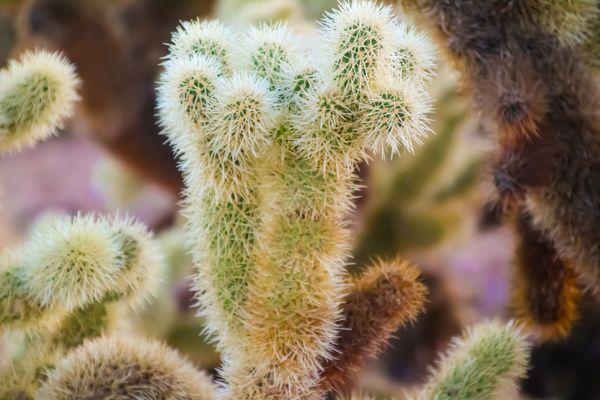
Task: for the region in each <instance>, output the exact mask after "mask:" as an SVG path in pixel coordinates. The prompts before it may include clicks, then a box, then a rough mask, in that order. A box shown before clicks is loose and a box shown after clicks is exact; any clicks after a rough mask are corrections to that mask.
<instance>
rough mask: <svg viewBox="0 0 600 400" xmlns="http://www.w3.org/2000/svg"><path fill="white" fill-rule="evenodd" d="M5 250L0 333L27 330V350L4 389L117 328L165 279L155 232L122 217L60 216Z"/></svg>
mask: <svg viewBox="0 0 600 400" xmlns="http://www.w3.org/2000/svg"><path fill="white" fill-rule="evenodd" d="M5 252H6V254H5V255H4V256H3V262H2V266H1V267H2V280H3V282H2V286H3V292H2V293H3V294H4V295H3V296H2V304H1V307H2V310H3V312H2V325H1V327H2V330H3V331H4V330H7V329H11V330H15V329H16V330H19V331H21V332H23V333H24V334H25V337H26V341H27V343H28V345H27V346H26V349H25V353H24V354H23V355H22V358H21V357H19V358H18V359H16V360H15V362H14V364H13V365H10V366H9V367H8V369H7V371H3V372H2V373H0V381H2V382H3V383H4V385H3V390H6V389H11V387H13V386H17V387H18V386H19V385H22V379H26V378H28V377H30V376H29V372H31V371H38V370H39V369H40V368H44V367H48V366H51V365H52V364H53V363H54V362H55V361H56V360H57V359H58V358H59V357H60V355H61V354H62V353H64V352H65V351H68V350H70V349H72V348H75V347H77V346H79V345H80V344H82V343H83V342H84V341H85V340H86V339H88V338H94V337H97V336H100V335H102V334H104V333H105V332H109V331H110V330H111V329H114V328H115V327H116V326H117V323H118V322H119V315H123V313H124V312H126V311H127V309H128V308H130V307H131V308H136V307H138V306H140V305H141V304H142V303H144V302H145V301H147V300H148V299H149V298H150V297H151V296H152V295H153V294H154V293H155V292H156V290H157V287H158V285H159V283H160V280H161V275H162V274H163V273H164V271H163V266H162V262H163V261H162V255H161V254H160V252H159V251H158V248H157V245H156V244H155V242H154V240H153V239H152V238H151V236H150V234H149V233H148V232H147V231H146V229H145V228H144V227H142V226H141V225H139V224H137V223H135V222H133V221H131V220H129V219H126V218H120V217H115V218H112V219H108V218H99V217H94V216H76V217H73V218H68V217H63V218H60V217H56V218H55V219H54V220H52V221H44V222H43V223H41V224H39V226H38V227H37V229H36V230H35V231H34V232H33V233H32V235H31V237H30V238H29V239H28V240H27V241H26V242H25V243H24V244H23V245H22V246H20V247H19V248H17V249H14V250H7V251H5ZM38 372H39V371H38ZM36 373H37V372H36ZM14 380H16V381H14ZM29 383H31V385H32V386H33V387H35V384H34V383H33V382H29Z"/></svg>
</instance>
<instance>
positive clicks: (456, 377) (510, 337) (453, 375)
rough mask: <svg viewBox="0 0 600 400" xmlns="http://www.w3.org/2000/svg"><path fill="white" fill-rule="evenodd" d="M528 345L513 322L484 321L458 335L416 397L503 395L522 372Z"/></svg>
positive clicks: (479, 399) (429, 399) (474, 399)
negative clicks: (460, 336) (460, 335)
mask: <svg viewBox="0 0 600 400" xmlns="http://www.w3.org/2000/svg"><path fill="white" fill-rule="evenodd" d="M528 354H529V346H528V344H527V342H526V340H525V337H524V336H523V333H522V331H521V329H520V328H519V327H518V326H516V325H514V324H513V323H508V324H501V323H499V322H495V321H492V322H486V323H481V324H479V325H476V326H475V327H473V328H472V329H470V330H468V331H467V333H466V334H465V335H464V336H463V337H462V338H457V339H456V340H455V341H454V343H453V344H452V347H451V348H450V350H449V351H448V353H447V354H446V355H445V356H444V357H443V358H442V359H441V360H440V361H439V363H438V367H437V368H436V369H435V370H434V371H433V373H432V376H431V378H430V379H429V382H428V384H427V385H426V387H425V388H424V389H423V390H422V391H421V392H420V393H419V395H418V396H416V398H417V399H419V400H434V399H435V400H439V399H446V400H450V399H456V400H459V399H472V400H484V399H494V398H505V397H506V396H507V395H508V392H510V391H511V390H513V389H514V387H515V385H516V381H517V380H518V379H519V378H522V377H523V375H524V374H525V370H526V365H527V359H528Z"/></svg>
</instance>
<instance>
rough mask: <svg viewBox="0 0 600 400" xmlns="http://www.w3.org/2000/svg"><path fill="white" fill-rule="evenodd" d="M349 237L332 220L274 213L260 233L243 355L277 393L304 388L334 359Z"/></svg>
mask: <svg viewBox="0 0 600 400" xmlns="http://www.w3.org/2000/svg"><path fill="white" fill-rule="evenodd" d="M346 234H347V233H346V232H345V230H344V229H343V227H341V226H339V225H338V223H337V222H336V219H318V218H316V219H313V218H310V217H306V218H298V217H296V216H294V215H277V216H274V217H273V220H272V221H269V222H268V225H267V227H266V230H265V232H264V233H262V234H261V235H259V237H258V240H259V243H260V244H259V249H258V254H257V262H256V267H255V268H256V272H255V275H254V280H253V281H252V284H251V286H250V289H249V297H248V303H247V306H246V308H245V311H246V313H247V315H246V316H245V318H244V321H245V328H246V330H247V333H246V336H247V338H246V345H247V357H248V358H249V360H250V361H251V364H250V365H253V366H255V368H256V369H257V371H258V372H259V374H264V373H265V371H266V372H268V373H270V374H271V375H272V380H273V382H274V384H275V385H276V386H277V387H280V388H286V387H294V389H295V390H302V388H310V387H311V386H312V385H313V384H314V383H315V380H316V379H317V377H318V374H319V372H320V369H321V362H322V360H324V359H328V358H330V357H332V356H333V354H332V351H333V347H332V346H333V341H334V339H335V337H336V335H337V332H338V330H337V321H338V320H339V319H340V309H339V304H340V302H341V301H342V293H343V290H342V289H343V282H344V281H343V275H342V274H343V271H342V270H341V269H340V266H341V265H343V264H344V262H345V259H346V252H347V249H346V248H345V247H346V243H347V238H346V237H345V236H344V235H346Z"/></svg>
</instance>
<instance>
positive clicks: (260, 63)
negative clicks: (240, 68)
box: [244, 23, 300, 90]
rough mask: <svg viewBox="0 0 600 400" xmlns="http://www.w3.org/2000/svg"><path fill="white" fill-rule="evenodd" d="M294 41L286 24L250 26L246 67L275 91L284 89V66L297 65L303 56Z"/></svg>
mask: <svg viewBox="0 0 600 400" xmlns="http://www.w3.org/2000/svg"><path fill="white" fill-rule="evenodd" d="M294 39H295V38H294V37H293V36H292V31H291V30H290V28H289V27H288V26H287V25H285V24H283V23H275V24H262V25H261V26H259V27H257V28H255V27H250V28H249V29H248V31H247V33H246V37H245V41H244V42H245V44H244V47H245V49H244V50H245V51H244V53H245V54H244V56H245V58H246V60H245V63H246V65H247V68H249V69H251V70H253V71H255V72H256V74H257V75H258V76H260V77H261V78H264V79H266V80H267V81H268V82H269V84H270V85H271V89H272V90H273V89H275V88H279V87H281V84H282V80H283V78H284V68H285V66H286V65H290V64H294V63H296V62H298V61H297V59H298V58H299V57H300V53H299V49H298V44H297V41H296V40H294Z"/></svg>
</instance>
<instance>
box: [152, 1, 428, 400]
mask: <svg viewBox="0 0 600 400" xmlns="http://www.w3.org/2000/svg"><path fill="white" fill-rule="evenodd" d="M303 41H304V42H308V43H310V44H309V45H304V46H302V45H300V44H301V43H302V42H303ZM433 59H434V55H433V52H432V51H431V49H430V48H429V47H428V46H427V44H426V41H425V40H424V38H423V37H422V36H420V35H419V34H418V33H416V32H414V31H413V30H412V29H411V28H409V27H407V26H406V25H404V24H402V23H401V22H399V21H398V20H396V18H395V17H394V16H393V15H392V13H391V10H390V9H389V8H387V7H382V6H378V5H375V4H374V3H370V2H362V1H361V2H353V3H347V4H343V5H342V6H341V7H340V9H339V10H337V11H333V12H331V13H330V14H328V15H327V16H326V18H325V19H324V20H323V22H322V23H321V29H320V30H319V32H318V33H317V35H316V37H315V38H314V39H313V40H308V39H300V38H298V37H296V36H295V35H294V34H293V33H292V32H291V31H290V29H289V28H287V26H285V25H282V24H272V25H261V26H259V27H251V28H250V29H248V31H246V32H245V33H238V32H235V31H233V30H232V29H230V28H228V27H226V26H224V25H222V24H220V23H218V22H214V21H212V22H199V21H194V22H186V23H183V24H182V26H181V27H180V28H179V30H178V31H177V32H176V33H175V34H174V36H173V42H172V44H171V47H170V55H169V57H168V59H167V61H166V62H165V72H164V74H163V75H162V78H161V82H160V87H159V111H160V115H161V121H162V125H163V128H164V132H165V134H166V135H167V137H168V138H169V141H170V142H171V144H172V145H173V147H174V149H175V151H176V152H177V153H178V154H180V157H181V168H182V171H183V172H184V175H185V180H186V186H187V189H186V214H187V217H188V225H189V228H190V229H189V233H190V234H189V238H190V240H189V242H190V245H191V246H192V248H193V253H194V255H195V258H196V263H197V265H198V268H199V273H198V279H197V289H198V292H199V303H200V305H201V307H202V310H203V313H204V314H205V315H206V316H207V318H208V323H209V330H210V331H211V332H212V333H214V334H216V336H217V337H218V343H219V347H220V349H221V351H222V352H223V353H224V354H225V357H224V359H225V360H224V368H223V369H224V371H223V375H224V377H225V378H226V379H227V380H228V382H229V387H228V389H227V390H228V391H229V396H230V397H232V398H236V399H241V398H249V399H250V398H252V399H256V398H301V397H304V396H306V395H308V393H309V392H310V391H311V390H313V388H315V387H316V386H317V385H318V382H319V380H320V376H321V372H322V370H323V368H325V365H326V364H327V363H328V362H329V360H332V357H334V356H335V353H336V340H337V338H338V331H339V323H340V320H341V319H343V318H344V316H343V307H342V305H341V304H342V302H343V301H344V296H345V293H346V288H347V287H348V285H347V280H346V278H345V277H344V265H345V264H346V262H347V261H348V255H347V253H348V246H349V237H348V236H349V235H348V231H347V228H346V224H345V221H344V217H345V215H346V214H347V212H348V211H349V210H350V208H351V204H352V193H353V191H354V189H355V183H354V182H355V177H354V168H355V167H356V165H357V163H358V162H360V161H363V160H366V159H368V158H369V155H370V154H371V153H376V154H380V155H386V154H394V153H400V152H404V151H411V150H412V149H413V146H414V145H415V144H418V143H419V142H420V139H421V138H423V137H424V136H425V135H426V133H427V132H428V128H427V119H426V114H427V110H428V104H429V102H428V98H427V95H426V92H425V90H424V85H425V83H426V81H427V79H428V77H429V76H430V74H431V68H432V66H433ZM413 278H416V277H413ZM407 279H410V278H407ZM373 284H374V285H376V283H373ZM411 284H413V285H414V284H415V283H414V282H411ZM417 292H419V290H417ZM419 293H420V292H419ZM390 295H395V294H390ZM417 297H419V296H417ZM420 301H421V299H420V297H419V299H415V304H420ZM394 304H395V303H394ZM357 306H358V305H357ZM390 307H391V305H390ZM409 308H410V307H409ZM419 308H420V306H418V305H417V306H414V309H415V310H418V309H419ZM415 313H416V311H415ZM390 314H393V315H396V314H395V313H394V312H393V311H390ZM393 315H392V316H393ZM411 315H412V314H411ZM399 319H400V320H403V319H404V318H403V317H399ZM398 322H401V321H398ZM394 326H395V325H394ZM378 334H379V335H381V334H382V333H380V332H378ZM385 335H387V333H386V334H384V336H385ZM368 340H369V339H367V341H368ZM377 347H378V344H377V343H376V341H375V342H373V344H372V346H371V348H372V349H373V350H370V351H374V349H375V348H377ZM344 351H345V350H344ZM355 362H356V361H351V362H350V364H353V363H355ZM349 368H350V369H351V368H352V367H349ZM248 382H254V384H249V383H248ZM260 393H262V394H260ZM261 396H262V397H261Z"/></svg>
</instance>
